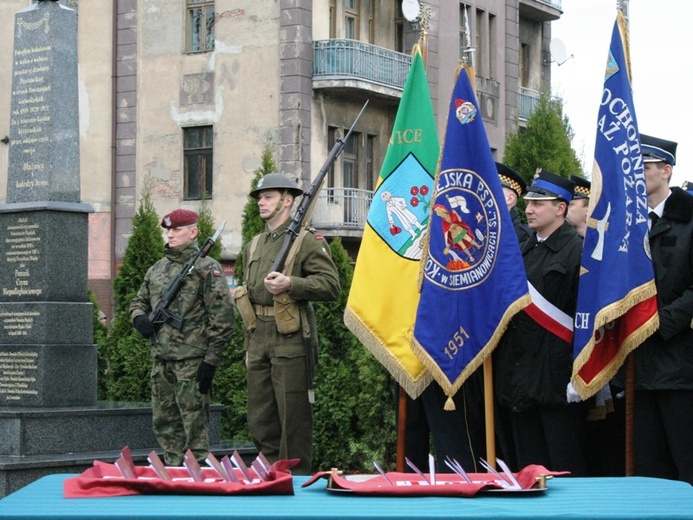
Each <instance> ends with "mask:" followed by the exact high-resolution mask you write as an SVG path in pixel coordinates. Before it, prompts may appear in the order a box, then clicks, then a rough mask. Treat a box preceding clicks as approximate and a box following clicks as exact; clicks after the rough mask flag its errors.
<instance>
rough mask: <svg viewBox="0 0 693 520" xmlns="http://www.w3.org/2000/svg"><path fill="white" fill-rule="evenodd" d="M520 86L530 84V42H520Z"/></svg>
mask: <svg viewBox="0 0 693 520" xmlns="http://www.w3.org/2000/svg"><path fill="white" fill-rule="evenodd" d="M520 86H521V87H527V86H529V43H521V44H520Z"/></svg>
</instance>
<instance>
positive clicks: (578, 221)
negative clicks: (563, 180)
mask: <svg viewBox="0 0 693 520" xmlns="http://www.w3.org/2000/svg"><path fill="white" fill-rule="evenodd" d="M570 180H571V181H573V182H574V183H575V194H574V195H573V200H571V201H570V204H569V205H568V216H567V219H568V222H569V223H570V225H571V226H573V227H574V228H575V231H577V232H578V235H580V236H581V237H583V238H584V236H585V229H587V208H588V206H589V205H590V187H591V186H592V183H591V182H590V181H588V180H587V179H585V178H584V177H581V176H579V175H571V176H570Z"/></svg>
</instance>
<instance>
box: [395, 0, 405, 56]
mask: <svg viewBox="0 0 693 520" xmlns="http://www.w3.org/2000/svg"><path fill="white" fill-rule="evenodd" d="M395 50H396V51H397V52H404V15H403V14H402V1H401V0H399V1H398V2H397V14H395Z"/></svg>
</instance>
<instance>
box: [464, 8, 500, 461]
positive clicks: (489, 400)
mask: <svg viewBox="0 0 693 520" xmlns="http://www.w3.org/2000/svg"><path fill="white" fill-rule="evenodd" d="M475 50H476V49H475V48H474V47H473V46H472V44H471V30H470V26H469V16H468V14H467V6H466V5H465V6H464V47H463V49H462V63H463V65H464V69H465V72H466V73H467V75H468V76H469V82H470V83H471V85H472V90H474V92H475V93H476V72H475V70H474V52H475ZM484 424H485V431H486V460H487V461H488V463H489V464H490V465H491V467H493V468H495V467H496V422H495V410H494V406H493V360H492V358H491V356H489V357H487V358H486V359H485V360H484Z"/></svg>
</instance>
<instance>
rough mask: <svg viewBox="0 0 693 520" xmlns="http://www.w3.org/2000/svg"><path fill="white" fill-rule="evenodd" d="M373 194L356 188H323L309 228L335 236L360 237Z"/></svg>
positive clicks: (316, 202)
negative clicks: (332, 232) (331, 233)
mask: <svg viewBox="0 0 693 520" xmlns="http://www.w3.org/2000/svg"><path fill="white" fill-rule="evenodd" d="M372 198H373V192H372V191H369V190H360V189H356V188H323V189H322V190H320V194H319V195H318V199H317V200H316V201H315V208H314V209H313V215H312V218H311V221H310V222H311V226H313V227H314V228H317V229H319V230H321V231H335V232H336V233H335V234H339V235H346V236H358V237H360V236H362V233H363V228H364V227H365V226H366V219H367V218H368V210H369V209H370V207H371V200H372Z"/></svg>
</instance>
